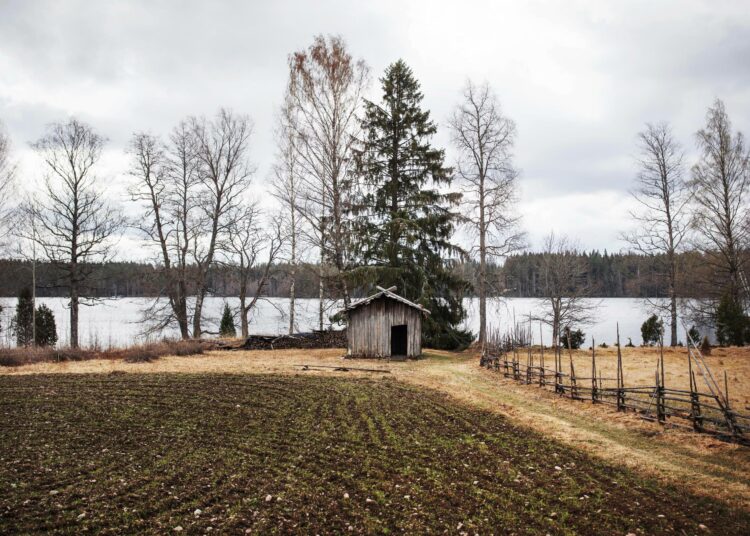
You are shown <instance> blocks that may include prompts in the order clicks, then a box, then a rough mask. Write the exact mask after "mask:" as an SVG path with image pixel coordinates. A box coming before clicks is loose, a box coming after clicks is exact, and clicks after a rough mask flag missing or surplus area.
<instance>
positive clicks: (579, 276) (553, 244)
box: [538, 233, 598, 346]
mask: <svg viewBox="0 0 750 536" xmlns="http://www.w3.org/2000/svg"><path fill="white" fill-rule="evenodd" d="M578 249H579V248H578V246H577V244H575V243H574V242H572V241H571V240H570V239H569V238H567V237H566V236H559V237H558V236H555V234H554V233H550V234H549V235H548V236H547V238H545V240H544V246H543V249H542V259H541V267H540V272H541V273H540V277H541V281H540V285H541V289H542V292H543V296H544V297H543V298H540V301H541V304H540V305H541V308H542V310H543V313H542V314H541V315H540V316H539V318H538V319H539V320H541V321H542V322H544V323H546V324H547V325H549V326H550V327H551V328H552V341H553V344H554V345H556V346H558V345H559V344H560V334H561V332H562V330H563V329H564V328H566V327H569V328H571V329H573V328H574V327H576V326H582V325H586V324H589V323H591V321H592V320H593V315H594V313H595V311H596V309H597V307H598V304H596V303H592V302H591V300H590V299H587V298H590V295H591V288H590V287H589V286H587V284H586V262H585V259H584V258H583V257H582V256H581V255H580V254H578V251H577V250H578Z"/></svg>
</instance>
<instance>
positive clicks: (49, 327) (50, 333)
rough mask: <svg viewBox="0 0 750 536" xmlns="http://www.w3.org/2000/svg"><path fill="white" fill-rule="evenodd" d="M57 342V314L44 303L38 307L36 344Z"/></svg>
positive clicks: (52, 344)
mask: <svg viewBox="0 0 750 536" xmlns="http://www.w3.org/2000/svg"><path fill="white" fill-rule="evenodd" d="M55 344H57V325H56V324H55V315H54V314H53V313H52V310H51V309H50V308H49V307H47V306H46V305H44V304H43V303H42V304H40V305H39V307H37V308H36V345H37V346H54V345H55Z"/></svg>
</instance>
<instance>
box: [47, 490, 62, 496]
mask: <svg viewBox="0 0 750 536" xmlns="http://www.w3.org/2000/svg"><path fill="white" fill-rule="evenodd" d="M58 493H60V492H59V491H57V490H56V489H53V490H52V491H50V492H49V494H50V495H57V494H58Z"/></svg>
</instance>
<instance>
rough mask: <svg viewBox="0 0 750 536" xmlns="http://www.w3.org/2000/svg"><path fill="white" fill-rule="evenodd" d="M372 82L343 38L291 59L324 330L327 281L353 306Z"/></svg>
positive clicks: (318, 41) (319, 41)
mask: <svg viewBox="0 0 750 536" xmlns="http://www.w3.org/2000/svg"><path fill="white" fill-rule="evenodd" d="M368 81H369V69H368V67H367V65H366V64H365V62H364V61H363V60H358V61H355V60H354V59H353V58H352V56H351V54H349V52H348V51H347V49H346V44H345V42H344V40H343V39H342V38H341V37H337V36H336V37H328V38H325V37H323V36H318V37H316V38H315V40H314V41H313V44H312V45H310V47H309V48H307V49H306V50H301V51H299V52H295V53H294V54H292V55H291V56H290V57H289V85H288V91H287V93H288V99H289V104H290V106H291V108H292V112H293V115H292V116H291V117H293V118H294V121H291V122H290V127H291V128H292V129H293V132H294V135H295V137H296V142H295V144H294V147H295V149H296V151H297V154H298V157H299V165H300V168H301V171H302V174H301V177H302V184H301V186H302V189H301V192H300V193H301V196H302V202H301V203H300V208H301V209H302V212H301V213H302V214H303V216H304V218H305V219H306V221H307V224H308V225H309V227H310V230H311V233H310V237H311V239H312V241H313V242H314V245H315V246H316V247H317V248H319V249H320V253H321V255H320V275H321V278H320V279H321V283H320V285H321V286H320V296H319V297H320V309H319V325H320V328H321V329H322V328H323V323H324V309H323V302H324V298H325V293H324V283H325V282H326V281H328V282H329V283H331V284H335V285H336V286H337V287H338V290H340V292H341V293H342V294H343V296H344V301H345V303H347V304H348V302H349V291H348V286H347V283H346V272H347V270H348V268H349V266H348V263H349V259H348V232H347V230H346V222H345V214H346V207H347V203H348V196H349V195H350V194H351V188H349V187H347V184H346V179H347V176H348V174H347V167H348V164H349V161H350V154H351V148H352V144H353V143H354V140H355V136H354V134H355V129H357V128H358V121H357V118H356V112H357V110H358V109H359V107H360V105H361V96H362V92H363V91H364V89H365V88H366V86H367V84H368Z"/></svg>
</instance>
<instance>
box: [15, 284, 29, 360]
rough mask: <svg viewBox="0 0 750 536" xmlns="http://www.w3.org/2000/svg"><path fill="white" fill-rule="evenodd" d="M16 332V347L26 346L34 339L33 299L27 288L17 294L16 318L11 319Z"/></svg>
mask: <svg viewBox="0 0 750 536" xmlns="http://www.w3.org/2000/svg"><path fill="white" fill-rule="evenodd" d="M13 321H14V324H15V330H16V345H18V346H28V345H30V344H31V343H32V341H33V338H34V324H33V322H34V298H33V296H32V294H31V290H30V289H29V288H28V287H24V288H22V289H21V292H19V293H18V302H17V303H16V316H15V317H14V319H13Z"/></svg>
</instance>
